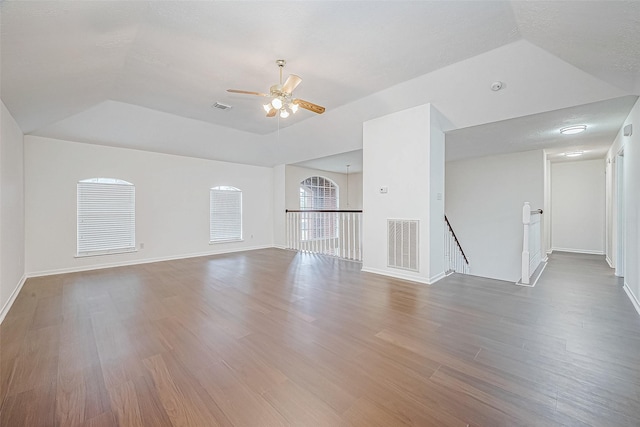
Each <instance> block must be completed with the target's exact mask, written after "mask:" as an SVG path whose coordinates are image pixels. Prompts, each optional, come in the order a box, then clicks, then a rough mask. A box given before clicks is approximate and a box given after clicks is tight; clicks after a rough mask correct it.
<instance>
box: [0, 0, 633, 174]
mask: <svg viewBox="0 0 640 427" xmlns="http://www.w3.org/2000/svg"><path fill="white" fill-rule="evenodd" d="M0 14H1V16H0V20H1V26H0V35H1V46H0V48H1V50H0V54H1V63H0V65H1V80H0V90H1V93H0V95H1V97H2V100H3V102H4V103H5V105H6V106H7V108H8V109H9V111H10V112H11V113H12V115H14V117H15V119H16V121H17V122H18V124H19V125H20V127H21V128H22V130H23V131H24V132H25V133H33V134H38V135H43V136H51V137H57V138H61V139H72V140H78V141H82V142H94V143H101V144H109V145H120V146H130V147H133V148H142V149H147V148H146V147H147V146H148V147H149V148H148V149H153V150H156V151H163V152H171V153H175V154H184V155H193V156H199V157H206V158H219V159H222V160H228V161H238V162H242V163H252V164H265V165H268V164H276V163H279V162H285V161H300V160H305V159H307V158H308V157H306V156H307V155H309V156H315V155H320V154H335V153H336V152H340V151H339V150H341V148H339V147H340V144H339V142H340V141H335V138H334V140H331V141H320V140H319V139H318V137H316V135H315V134H314V133H312V132H308V130H309V129H316V128H320V129H323V131H327V129H329V128H335V129H337V130H342V131H344V134H345V135H353V136H355V137H357V136H356V135H355V134H352V133H350V132H352V131H351V130H349V129H351V126H361V123H362V120H361V119H362V118H365V119H366V118H371V117H375V116H376V114H383V113H385V112H386V111H388V110H389V109H392V107H393V106H392V105H382V106H381V105H379V102H378V103H377V102H368V105H367V106H362V103H360V104H358V102H359V101H360V100H362V99H368V100H369V101H378V100H379V99H382V98H379V97H377V96H376V94H377V93H383V92H381V91H384V90H387V91H388V88H392V87H401V86H399V85H403V84H404V83H403V82H407V81H412V80H411V79H414V80H415V79H423V76H426V75H428V74H430V73H435V74H437V73H440V74H438V75H441V74H442V72H441V70H446V69H447V67H448V66H451V64H457V63H461V62H460V61H464V60H467V59H469V58H473V57H477V56H478V55H481V56H482V55H488V53H489V52H492V51H494V50H496V49H497V48H501V47H503V46H507V45H510V44H513V43H514V42H517V41H519V40H526V41H528V42H529V43H532V44H533V45H536V46H538V47H540V48H542V49H544V50H545V51H547V52H550V53H551V54H553V55H555V56H557V57H558V58H559V59H560V60H561V61H564V62H565V63H566V64H569V65H570V67H574V68H575V70H569V69H566V70H565V71H566V75H565V76H564V77H563V76H556V75H553V74H549V75H546V74H545V69H544V68H540V69H535V70H532V72H531V74H530V75H529V74H527V73H522V72H519V73H515V71H514V70H515V69H516V68H517V67H518V66H519V65H521V64H522V61H520V60H518V61H520V64H518V63H515V62H514V63H513V64H508V66H506V67H504V66H503V68H502V69H497V70H496V69H492V68H491V64H490V63H483V61H481V60H480V61H476V62H475V64H481V65H482V66H484V67H485V69H484V72H485V73H487V76H484V75H483V77H486V78H489V74H491V75H492V76H495V77H496V78H501V76H505V75H506V76H511V75H513V76H514V77H513V78H512V79H511V80H510V81H508V82H506V88H505V90H504V91H511V95H510V96H511V97H515V98H516V99H517V103H512V104H508V105H504V104H503V105H499V104H495V105H492V106H487V107H486V108H485V109H484V110H476V111H473V110H469V111H464V108H463V107H464V106H460V111H458V110H455V109H453V110H455V111H453V110H452V111H451V114H452V115H457V117H456V120H454V119H453V118H452V122H454V123H455V124H457V125H462V126H469V125H470V124H479V123H484V122H486V121H490V118H492V117H493V118H494V119H500V118H508V117H509V116H510V117H513V116H518V115H522V114H526V113H527V112H529V111H531V112H536V113H538V112H540V111H539V110H540V108H541V106H542V105H547V108H548V109H551V108H558V107H559V106H562V107H566V106H568V105H567V104H568V103H569V105H578V104H582V103H584V102H587V101H595V100H600V99H606V98H612V97H617V96H621V95H626V94H638V93H640V78H639V76H640V52H639V49H640V45H639V44H638V42H637V40H639V39H640V2H637V1H628V2H617V1H600V2H598V1H585V2H582V1H572V2H555V1H552V2H539V1H536V2H530V1H529V2H520V1H518V2H508V1H466V2H465V1H364V2H361V1H349V2H333V1H327V2H324V1H316V2H297V1H281V2H273V1H255V2H245V1H239V2H238V1H229V2H217V1H216V2H213V1H193V2H191V1H162V2H156V1H49V2H47V1H45V2H39V1H4V2H2V3H0ZM531 51H532V52H533V50H531ZM279 58H284V59H287V61H288V64H287V67H286V68H285V75H286V74H288V73H295V74H298V75H300V76H301V77H302V78H303V82H302V83H301V84H300V86H299V87H298V88H297V89H296V92H295V95H296V96H297V97H300V98H303V99H307V100H309V101H312V102H315V103H318V104H321V105H324V106H325V107H327V113H325V114H324V115H322V116H317V115H315V114H313V113H311V112H308V111H300V112H299V113H298V114H297V115H296V116H294V117H291V118H289V119H287V120H281V121H280V122H279V123H278V121H277V119H268V118H265V117H264V113H263V111H262V109H261V105H260V104H261V101H262V99H260V98H257V97H251V96H243V95H234V94H229V93H227V92H226V89H228V88H236V89H247V90H255V91H267V90H268V88H269V86H270V85H272V84H274V83H276V82H277V79H278V70H277V67H276V66H275V63H274V61H275V60H276V59H279ZM486 58H487V61H488V60H489V58H491V55H488V56H486ZM500 64H502V63H500ZM535 66H536V65H535V63H533V64H532V65H531V67H530V68H534V67H535ZM541 67H542V66H541ZM565 68H567V67H565ZM456 70H458V71H460V72H456V73H454V74H451V75H450V79H449V80H450V81H449V82H447V85H446V86H441V87H435V86H429V85H423V87H422V91H421V93H420V102H422V103H426V102H433V103H434V105H439V103H443V104H446V100H447V99H448V93H447V91H452V92H455V90H456V87H455V86H456V85H457V86H459V87H467V85H468V84H469V82H471V81H473V82H475V81H476V79H477V77H478V70H476V69H473V68H468V69H466V70H461V68H460V67H458V68H457V69H456ZM553 70H554V71H553V72H557V68H554V69H553ZM533 71H535V72H533ZM465 72H466V73H467V75H466V76H465V75H463V73H465ZM549 73H551V71H549ZM523 74H526V76H524V77H522V80H527V79H530V80H531V81H530V82H529V83H527V82H526V81H520V80H519V78H518V76H521V75H523ZM587 75H588V76H595V78H596V80H598V82H596V83H594V84H593V85H591V84H589V85H585V86H584V92H585V93H584V95H580V96H577V97H575V101H574V102H573V104H571V103H570V101H567V98H571V96H573V95H569V93H574V92H576V88H572V89H571V90H570V91H569V92H567V93H566V94H563V93H557V97H559V98H558V99H556V95H552V96H549V97H548V99H545V100H541V99H533V100H532V99H531V97H524V96H523V97H521V98H518V97H517V94H524V93H525V92H526V86H527V84H528V85H529V86H530V87H537V85H538V84H539V83H540V80H544V79H548V80H549V81H550V83H553V79H560V81H562V80H563V78H564V79H566V80H567V81H569V80H575V78H578V80H580V81H584V82H586V81H588V80H589V78H588V77H587ZM525 77H526V78H525ZM433 80H434V81H435V80H437V79H435V78H434V79H433ZM416 81H417V80H416ZM488 83H490V81H488V82H486V84H488ZM484 85H485V83H484V82H483V85H482V87H476V88H472V89H470V90H468V92H469V98H470V99H471V98H473V99H476V100H477V99H480V98H478V97H480V96H485V95H484V94H482V95H481V94H480V93H481V91H484V90H486V87H485V86H484ZM591 86H594V87H593V88H592V87H591ZM596 86H597V87H596ZM609 86H610V87H611V88H615V89H607V88H606V87H609ZM402 87H405V88H412V87H414V86H412V85H411V84H409V85H405V86H402ZM401 92H402V89H399V92H398V93H401ZM476 92H478V93H477V94H476ZM556 92H557V91H556ZM414 96H415V95H414V94H413V93H406V96H404V98H406V99H413V98H412V97H414ZM589 96H591V98H595V99H588V100H587V99H584V98H589ZM562 97H564V98H562ZM560 98H562V100H561V101H560V100H559V99H560ZM452 99H457V98H456V97H455V96H454V97H453V98H452ZM473 99H471V101H473ZM503 99H511V98H509V97H508V96H507V97H504V98H503ZM216 101H219V102H222V103H225V104H230V105H232V106H233V108H232V109H231V110H229V111H220V110H217V109H212V108H211V105H212V104H213V103H214V102H216ZM410 102H411V103H414V104H415V102H414V101H413V100H412V101H410ZM530 102H535V103H536V105H535V106H533V105H529V104H528V103H530ZM351 105H353V107H350V106H351ZM469 105H474V102H470V103H469ZM398 106H399V107H405V108H406V106H405V105H404V104H403V103H402V102H400V103H398ZM493 107H495V108H496V110H491V108H493ZM443 108H444V109H445V110H446V109H447V108H446V105H445V107H443ZM363 109H366V110H367V111H366V112H364V111H363ZM154 110H155V113H154V112H153V111H154ZM336 110H337V111H342V112H343V114H347V115H348V117H351V116H353V120H354V121H355V122H354V123H352V124H349V129H346V128H345V127H346V126H347V125H346V124H345V122H344V118H338V117H337V114H333V116H332V114H331V113H332V112H333V111H336ZM158 112H160V113H158ZM442 112H443V113H444V114H445V116H447V115H448V114H449V112H450V111H442ZM163 113H169V114H170V115H173V116H175V117H169V116H168V115H163ZM137 114H140V116H137ZM461 115H463V116H464V117H462V116H461ZM460 117H462V118H461V119H459V118H460ZM110 119H113V120H121V121H122V125H120V123H119V122H117V121H116V122H114V121H110ZM194 119H195V120H194ZM155 123H160V125H156V124H155ZM166 123H171V124H172V126H173V127H172V128H171V132H169V133H170V136H171V138H169V137H168V136H167V135H166V132H165V133H162V132H160V131H156V132H152V136H153V138H156V139H158V140H159V141H158V142H157V143H154V141H153V138H152V137H151V136H150V134H149V132H148V129H149V128H153V127H155V128H166V127H168V126H169V125H168V124H166ZM109 125H110V126H111V128H109V127H108V126H109ZM114 126H118V127H119V129H113V127H114ZM278 126H279V127H280V128H282V129H283V130H289V129H298V130H297V131H294V132H289V133H287V132H283V134H282V135H283V139H286V138H287V137H288V138H289V141H285V142H286V144H271V142H272V141H276V142H281V141H280V139H279V136H278V137H275V136H274V137H272V136H270V135H279V132H277V129H278ZM134 128H135V129H134ZM223 128H227V130H221V129H223ZM285 128H288V129H285ZM301 133H303V134H304V135H303V136H302V137H301V136H300V134H301ZM185 134H186V135H193V140H192V141H187V142H184V143H180V144H178V143H177V142H176V141H175V139H180V135H185ZM318 134H323V132H319V133H318ZM261 135H266V136H265V137H266V138H267V139H268V141H269V144H270V145H269V144H266V145H265V144H263V143H262V142H260V141H259V140H258V139H256V138H255V137H260V136H261ZM231 137H232V138H233V139H234V143H235V141H239V142H238V146H242V147H245V151H246V152H244V153H237V152H236V153H234V152H233V148H234V147H233V146H232V145H230V144H231V143H229V142H228V141H227V139H228V138H231ZM265 137H262V138H265ZM140 138H141V139H142V140H143V141H142V142H140V144H142V145H143V147H140V146H136V141H138V140H139V139H140ZM172 138H173V139H172ZM225 144H226V145H225ZM261 144H262V145H261ZM287 144H288V145H287ZM295 144H297V145H295ZM305 144H307V145H308V146H305ZM319 144H326V146H327V150H325V151H327V152H326V153H323V150H321V149H318V148H317V147H318V146H319ZM333 144H335V145H333ZM358 144H360V146H361V141H354V140H351V139H349V140H348V141H343V142H342V145H343V146H344V149H343V151H352V150H353V149H356V148H359V147H358V146H357V145H358ZM354 145H355V146H354ZM214 147H217V148H214ZM256 147H258V148H257V149H256ZM299 147H300V148H299ZM236 148H237V147H236ZM305 150H306V151H305ZM337 150H338V151H337ZM236 151H238V150H236ZM265 152H266V154H265ZM305 152H308V154H305Z"/></svg>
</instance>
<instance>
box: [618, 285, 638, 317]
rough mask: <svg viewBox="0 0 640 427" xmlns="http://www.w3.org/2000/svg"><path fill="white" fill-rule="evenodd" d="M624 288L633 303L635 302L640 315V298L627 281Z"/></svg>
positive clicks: (634, 305) (634, 304)
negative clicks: (639, 298)
mask: <svg viewBox="0 0 640 427" xmlns="http://www.w3.org/2000/svg"><path fill="white" fill-rule="evenodd" d="M622 289H624V291H625V292H626V293H627V295H628V296H629V299H630V300H631V303H632V304H633V307H635V309H636V311H637V312H638V314H639V315H640V300H638V298H636V296H635V295H634V294H633V292H631V289H630V288H629V285H627V282H624V286H623V287H622Z"/></svg>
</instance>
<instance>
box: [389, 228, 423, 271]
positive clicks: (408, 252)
mask: <svg viewBox="0 0 640 427" xmlns="http://www.w3.org/2000/svg"><path fill="white" fill-rule="evenodd" d="M419 223H420V221H418V220H406V219H388V220H387V231H388V236H389V237H388V241H387V247H388V262H387V266H388V267H393V268H400V269H403V270H411V271H418V268H419V267H418V259H419V258H418V248H419V244H418V243H419V242H418V226H419Z"/></svg>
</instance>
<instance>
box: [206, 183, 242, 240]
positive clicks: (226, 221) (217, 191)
mask: <svg viewBox="0 0 640 427" xmlns="http://www.w3.org/2000/svg"><path fill="white" fill-rule="evenodd" d="M209 221H210V223H209V225H210V227H209V243H223V242H237V241H240V240H242V191H241V190H240V189H238V188H235V187H228V186H219V187H213V188H211V189H210V190H209Z"/></svg>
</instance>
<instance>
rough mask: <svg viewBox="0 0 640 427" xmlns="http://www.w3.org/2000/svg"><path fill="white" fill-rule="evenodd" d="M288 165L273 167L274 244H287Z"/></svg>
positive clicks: (281, 246) (280, 245) (279, 245)
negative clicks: (286, 198)
mask: <svg viewBox="0 0 640 427" xmlns="http://www.w3.org/2000/svg"><path fill="white" fill-rule="evenodd" d="M285 188H286V165H278V166H275V167H274V168H273V244H274V245H275V246H276V247H279V248H284V247H285V246H286V234H287V231H286V227H285V210H286V209H287V208H286V201H285V195H286V190H285Z"/></svg>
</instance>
